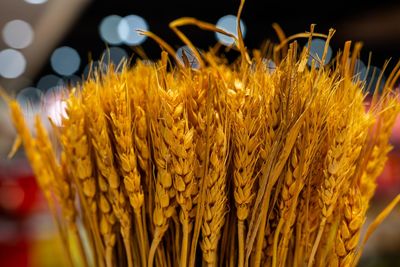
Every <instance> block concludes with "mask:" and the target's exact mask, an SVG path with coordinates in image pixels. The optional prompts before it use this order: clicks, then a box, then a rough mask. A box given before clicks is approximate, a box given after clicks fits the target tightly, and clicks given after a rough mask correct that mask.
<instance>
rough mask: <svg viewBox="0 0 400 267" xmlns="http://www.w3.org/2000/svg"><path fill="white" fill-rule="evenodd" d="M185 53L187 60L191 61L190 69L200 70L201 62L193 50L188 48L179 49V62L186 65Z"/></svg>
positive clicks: (177, 53)
mask: <svg viewBox="0 0 400 267" xmlns="http://www.w3.org/2000/svg"><path fill="white" fill-rule="evenodd" d="M183 53H185V56H186V58H187V59H188V61H189V64H190V67H191V68H192V69H198V68H199V67H200V65H199V61H198V60H197V58H196V57H195V55H194V53H193V51H192V49H190V48H189V47H188V46H186V45H185V46H182V47H179V48H178V50H177V51H176V56H177V58H178V60H179V61H180V62H181V63H182V64H184V60H183Z"/></svg>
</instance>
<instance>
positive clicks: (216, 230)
mask: <svg viewBox="0 0 400 267" xmlns="http://www.w3.org/2000/svg"><path fill="white" fill-rule="evenodd" d="M243 3H244V1H241V7H240V9H239V17H240V13H241V11H242V8H243ZM184 25H196V26H198V27H200V28H201V29H204V30H208V31H215V32H219V33H222V34H227V35H228V36H230V37H232V38H233V39H234V40H235V44H234V46H233V47H234V48H236V49H237V50H238V51H239V53H240V57H239V58H238V60H237V61H235V62H233V63H232V64H229V63H228V61H227V59H226V58H224V57H223V56H220V55H219V54H218V47H216V48H213V49H211V50H210V51H209V52H200V51H198V50H196V51H193V53H194V55H195V57H196V60H197V61H198V62H199V66H200V68H199V69H191V64H190V62H189V60H188V56H187V55H186V54H185V53H184V54H183V55H182V57H183V62H180V61H179V60H178V59H177V58H175V56H176V52H175V51H174V49H173V48H172V47H171V46H169V45H168V44H167V43H166V42H165V41H163V40H162V39H161V38H159V37H157V36H156V35H155V34H153V33H148V32H147V33H143V34H146V35H147V36H148V37H150V38H152V39H154V40H155V41H156V42H158V43H159V44H160V46H161V47H162V48H163V49H165V50H166V51H168V53H167V52H162V54H161V60H160V61H158V62H156V63H154V64H145V63H144V62H142V61H140V60H139V61H138V62H136V63H132V66H131V67H130V66H129V64H130V63H131V62H124V63H123V64H122V65H120V66H113V65H112V64H110V65H109V66H108V70H107V71H106V72H105V73H100V72H94V73H93V75H91V76H90V78H89V80H87V81H84V82H83V84H82V85H81V86H79V87H78V88H75V89H73V90H72V91H71V93H70V94H69V95H68V96H66V99H65V101H66V103H67V108H66V114H67V116H66V117H65V118H63V120H62V125H61V126H60V127H56V126H53V128H52V130H50V131H48V132H46V130H45V128H44V126H43V125H42V123H41V122H40V119H39V118H37V119H36V126H35V131H33V132H32V133H31V131H30V129H29V128H28V126H27V124H26V123H25V121H24V119H23V113H22V111H21V109H20V107H19V106H18V104H17V103H16V102H15V101H13V100H8V102H9V105H10V110H11V116H12V120H13V122H14V125H15V128H16V129H17V132H18V138H17V142H16V145H18V144H20V143H22V144H23V145H24V147H25V151H26V155H27V158H28V160H29V161H30V163H31V165H32V167H33V171H34V173H35V175H36V176H37V180H38V182H39V185H40V187H41V189H42V190H43V192H44V194H45V197H46V200H47V201H48V202H49V206H50V208H51V211H52V212H53V215H54V217H55V220H56V222H57V225H58V226H59V230H60V236H61V237H62V241H63V245H64V246H65V248H66V252H67V257H68V263H69V265H70V266H75V265H79V264H81V265H84V266H86V265H88V266H89V265H91V264H93V265H94V266H107V267H113V266H129V267H131V266H139V265H140V266H149V267H151V266H153V265H157V266H190V267H194V266H240V267H242V266H256V267H258V266H273V267H275V266H282V267H283V266H297V267H298V266H305V265H308V266H324V265H325V264H328V263H329V264H330V266H355V265H356V264H357V263H358V261H359V258H360V254H361V252H362V249H363V246H364V244H365V242H366V241H367V240H368V238H369V236H370V235H371V233H372V232H373V231H374V230H375V228H376V226H377V225H378V224H379V223H381V222H382V220H383V219H384V218H385V217H386V216H387V215H388V213H389V212H390V211H391V210H392V209H393V208H394V206H395V205H396V203H398V202H399V201H400V197H397V198H395V199H394V200H393V201H392V203H391V204H390V205H388V207H387V208H386V209H385V210H384V211H383V212H382V213H381V214H380V215H379V216H378V217H377V219H376V220H375V221H374V223H372V224H371V226H370V228H369V229H368V231H367V234H366V236H365V238H364V239H363V240H360V239H361V238H360V237H361V229H362V227H363V225H364V222H365V218H366V213H367V210H368V207H369V203H370V201H371V198H372V196H373V194H374V191H375V187H376V178H377V177H378V175H379V174H380V173H381V171H382V170H383V166H384V163H385V161H386V159H387V153H388V152H389V151H390V149H391V146H390V145H389V137H390V131H391V129H392V127H393V125H394V122H395V119H396V116H397V115H398V113H399V112H400V103H399V95H398V93H397V92H396V91H395V90H394V84H395V82H396V80H397V79H398V78H399V76H400V70H399V69H400V63H399V64H397V65H396V66H395V67H394V69H393V71H392V73H391V74H390V75H389V77H388V79H387V82H386V83H385V84H384V90H383V91H382V92H381V93H380V92H378V90H376V93H375V94H374V95H373V96H372V98H371V100H370V102H371V103H370V108H369V110H367V109H366V108H365V102H366V93H365V92H364V91H363V90H364V88H365V84H364V83H363V82H361V81H359V80H357V78H356V77H353V73H354V67H355V62H356V59H357V57H358V55H359V53H360V48H361V46H360V45H359V44H355V45H354V46H353V47H352V44H351V42H346V43H345V46H344V49H343V52H342V53H341V54H339V55H338V56H337V57H336V58H335V63H334V64H328V65H326V66H324V65H323V64H322V62H324V59H325V57H326V53H327V49H328V45H329V41H330V39H331V38H332V35H333V33H334V31H333V30H330V31H329V33H328V35H323V34H317V33H314V25H312V26H311V30H310V32H308V33H301V34H297V35H295V36H291V37H285V35H284V34H283V32H282V30H281V29H280V28H279V27H278V26H277V25H274V28H275V29H276V30H277V33H278V36H279V39H280V43H279V44H276V45H273V44H270V45H269V46H268V47H266V48H265V49H263V50H256V51H253V53H249V52H248V51H247V50H246V48H245V45H244V41H243V38H242V36H241V31H240V27H239V29H238V32H239V35H238V37H235V36H233V35H230V34H228V33H226V32H224V31H222V30H220V29H216V27H215V26H213V25H211V24H209V23H205V22H202V21H199V20H196V19H194V18H182V19H178V20H176V21H174V22H172V23H171V25H170V27H171V28H172V29H173V30H174V32H176V33H177V35H178V37H179V38H180V39H181V40H182V41H183V42H184V43H185V44H186V45H188V47H189V48H191V49H192V50H193V49H194V46H193V44H192V43H191V42H190V40H189V39H188V38H187V37H186V36H185V35H184V34H183V32H182V31H181V30H179V29H178V27H180V26H184ZM313 37H320V38H326V45H325V52H324V54H323V56H322V58H321V59H319V58H316V59H314V60H312V62H311V65H310V66H307V62H308V59H309V57H310V55H309V52H310V51H309V49H308V48H307V47H305V48H304V49H302V50H300V49H299V45H298V43H297V41H296V40H295V39H296V38H308V42H309V44H310V42H311V41H312V38H313ZM292 40H294V41H293V42H291V41H292ZM308 47H309V46H308ZM169 56H173V60H175V61H176V63H177V65H176V66H175V65H174V64H173V63H172V62H170V61H169V58H168V57H169ZM271 58H272V59H273V60H274V62H275V63H276V67H275V68H274V69H270V68H268V66H267V63H268V60H270V59H271ZM316 61H318V62H316ZM317 63H318V64H317ZM317 65H318V67H317ZM385 66H386V65H385ZM377 88H379V86H377ZM15 147H16V146H15ZM14 150H15V149H14ZM75 194H77V197H76V196H75ZM76 201H77V202H78V203H76ZM58 207H60V208H61V212H58V211H57V208H58ZM81 221H82V229H78V228H77V226H78V225H79V224H80V222H81ZM147 224H149V225H147ZM81 230H82V231H81ZM82 235H85V236H87V237H88V240H89V242H88V246H87V247H85V246H83V245H82V244H81V243H80V242H81V241H82V240H81V238H83V236H82ZM69 237H73V238H72V240H74V241H75V242H79V243H77V245H78V246H79V247H78V248H79V252H80V253H79V259H78V260H75V259H72V255H71V247H72V244H71V243H72V242H69V241H68V240H70V239H69ZM81 265H79V266H81Z"/></svg>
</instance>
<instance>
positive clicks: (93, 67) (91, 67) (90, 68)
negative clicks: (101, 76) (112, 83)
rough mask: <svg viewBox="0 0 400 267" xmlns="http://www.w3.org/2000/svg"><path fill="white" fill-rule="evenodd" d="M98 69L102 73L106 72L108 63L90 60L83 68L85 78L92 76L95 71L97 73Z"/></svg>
mask: <svg viewBox="0 0 400 267" xmlns="http://www.w3.org/2000/svg"><path fill="white" fill-rule="evenodd" d="M98 71H99V72H101V73H105V72H106V71H107V65H106V64H105V63H104V62H101V61H93V62H90V63H89V64H87V65H86V67H85V68H84V70H83V78H84V79H88V78H89V76H92V75H93V73H96V72H98ZM89 74H90V75H89Z"/></svg>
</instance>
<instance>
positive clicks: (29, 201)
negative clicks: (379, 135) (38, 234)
mask: <svg viewBox="0 0 400 267" xmlns="http://www.w3.org/2000/svg"><path fill="white" fill-rule="evenodd" d="M44 211H45V205H44V202H43V198H42V195H41V193H40V190H39V188H38V185H37V183H36V181H35V178H34V177H33V175H32V173H31V171H30V170H29V168H28V166H27V163H26V162H25V161H10V162H9V163H8V164H7V165H6V166H4V165H1V166H0V266H4V267H25V266H30V258H31V251H32V241H33V239H34V235H33V234H32V226H31V218H32V217H33V216H34V215H35V214H37V213H40V212H44Z"/></svg>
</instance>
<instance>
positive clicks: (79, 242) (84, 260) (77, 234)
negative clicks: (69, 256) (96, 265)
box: [70, 225, 89, 267]
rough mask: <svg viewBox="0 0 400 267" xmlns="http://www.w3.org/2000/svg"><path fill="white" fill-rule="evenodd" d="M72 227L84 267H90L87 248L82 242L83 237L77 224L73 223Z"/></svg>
mask: <svg viewBox="0 0 400 267" xmlns="http://www.w3.org/2000/svg"><path fill="white" fill-rule="evenodd" d="M70 229H71V232H72V233H73V235H74V238H75V239H76V242H77V245H78V253H79V257H80V258H81V259H82V264H83V266H84V267H89V264H88V261H87V258H86V253H85V249H84V248H83V244H82V239H81V236H80V235H79V231H78V229H77V228H76V225H71V226H70Z"/></svg>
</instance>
